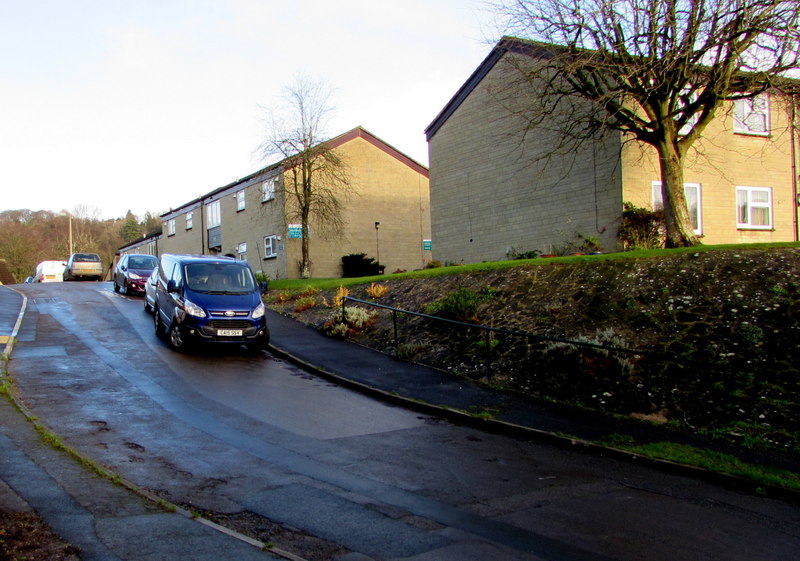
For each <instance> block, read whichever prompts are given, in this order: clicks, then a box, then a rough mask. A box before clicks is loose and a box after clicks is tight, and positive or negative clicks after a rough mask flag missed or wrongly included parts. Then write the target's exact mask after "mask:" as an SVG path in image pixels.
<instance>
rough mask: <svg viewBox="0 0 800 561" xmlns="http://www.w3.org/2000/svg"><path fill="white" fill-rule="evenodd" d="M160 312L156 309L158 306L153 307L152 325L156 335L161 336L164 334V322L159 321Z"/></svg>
mask: <svg viewBox="0 0 800 561" xmlns="http://www.w3.org/2000/svg"><path fill="white" fill-rule="evenodd" d="M160 316H161V312H160V311H159V310H158V307H157V306H156V307H154V308H153V325H154V326H155V329H156V337H163V336H164V324H163V323H161V317H160Z"/></svg>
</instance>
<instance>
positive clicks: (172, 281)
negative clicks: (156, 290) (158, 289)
mask: <svg viewBox="0 0 800 561" xmlns="http://www.w3.org/2000/svg"><path fill="white" fill-rule="evenodd" d="M167 292H169V293H170V294H174V293H175V292H178V285H176V284H175V279H169V281H168V282H167Z"/></svg>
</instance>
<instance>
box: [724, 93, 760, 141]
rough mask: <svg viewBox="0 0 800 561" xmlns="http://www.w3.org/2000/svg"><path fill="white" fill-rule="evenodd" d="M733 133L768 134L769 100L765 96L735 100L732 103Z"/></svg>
mask: <svg viewBox="0 0 800 561" xmlns="http://www.w3.org/2000/svg"><path fill="white" fill-rule="evenodd" d="M733 131H734V132H738V133H741V134H756V135H760V136H767V135H768V134H769V98H768V97H767V94H759V95H757V96H755V97H751V98H746V99H737V100H736V101H734V102H733Z"/></svg>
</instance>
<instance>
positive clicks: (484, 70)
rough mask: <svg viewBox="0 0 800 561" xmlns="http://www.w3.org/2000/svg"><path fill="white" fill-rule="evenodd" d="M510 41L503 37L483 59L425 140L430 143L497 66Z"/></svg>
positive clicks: (427, 133)
mask: <svg viewBox="0 0 800 561" xmlns="http://www.w3.org/2000/svg"><path fill="white" fill-rule="evenodd" d="M509 41H510V38H508V37H503V38H502V39H500V41H498V42H497V44H496V45H495V46H494V48H493V49H492V51H491V52H490V53H489V55H488V56H487V57H486V58H485V59H483V62H481V63H480V64H479V65H478V68H476V69H475V71H474V72H473V73H472V75H471V76H470V77H469V78H468V79H467V81H466V82H464V85H462V86H461V87H460V88H459V89H458V91H457V92H456V94H455V95H454V96H453V97H452V98H451V99H450V101H448V102H447V104H446V105H445V106H444V109H442V110H441V111H440V112H439V114H438V115H437V116H436V118H435V119H434V120H433V121H432V122H431V124H430V125H428V126H427V128H426V129H425V138H427V140H428V141H429V142H430V140H431V138H433V135H435V134H436V132H437V131H438V130H439V129H440V128H441V127H442V125H444V123H445V122H446V121H447V119H449V118H450V116H451V115H452V114H453V113H455V111H456V109H458V108H459V106H460V105H461V104H462V103H463V102H464V100H465V99H467V97H468V96H469V94H471V93H472V91H473V90H474V89H475V88H476V87H478V84H480V83H481V81H482V80H483V79H484V78H485V77H486V75H487V74H488V73H489V72H490V71H491V70H492V68H494V66H495V64H497V62H498V61H499V60H500V59H501V58H503V55H505V54H506V53H507V52H508V51H509V44H508V43H509Z"/></svg>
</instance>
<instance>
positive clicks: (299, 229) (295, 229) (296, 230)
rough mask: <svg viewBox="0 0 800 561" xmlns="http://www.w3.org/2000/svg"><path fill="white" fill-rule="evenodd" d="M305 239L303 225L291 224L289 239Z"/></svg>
mask: <svg viewBox="0 0 800 561" xmlns="http://www.w3.org/2000/svg"><path fill="white" fill-rule="evenodd" d="M302 237H303V225H302V224H289V238H290V239H292V238H296V239H300V238H302Z"/></svg>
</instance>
